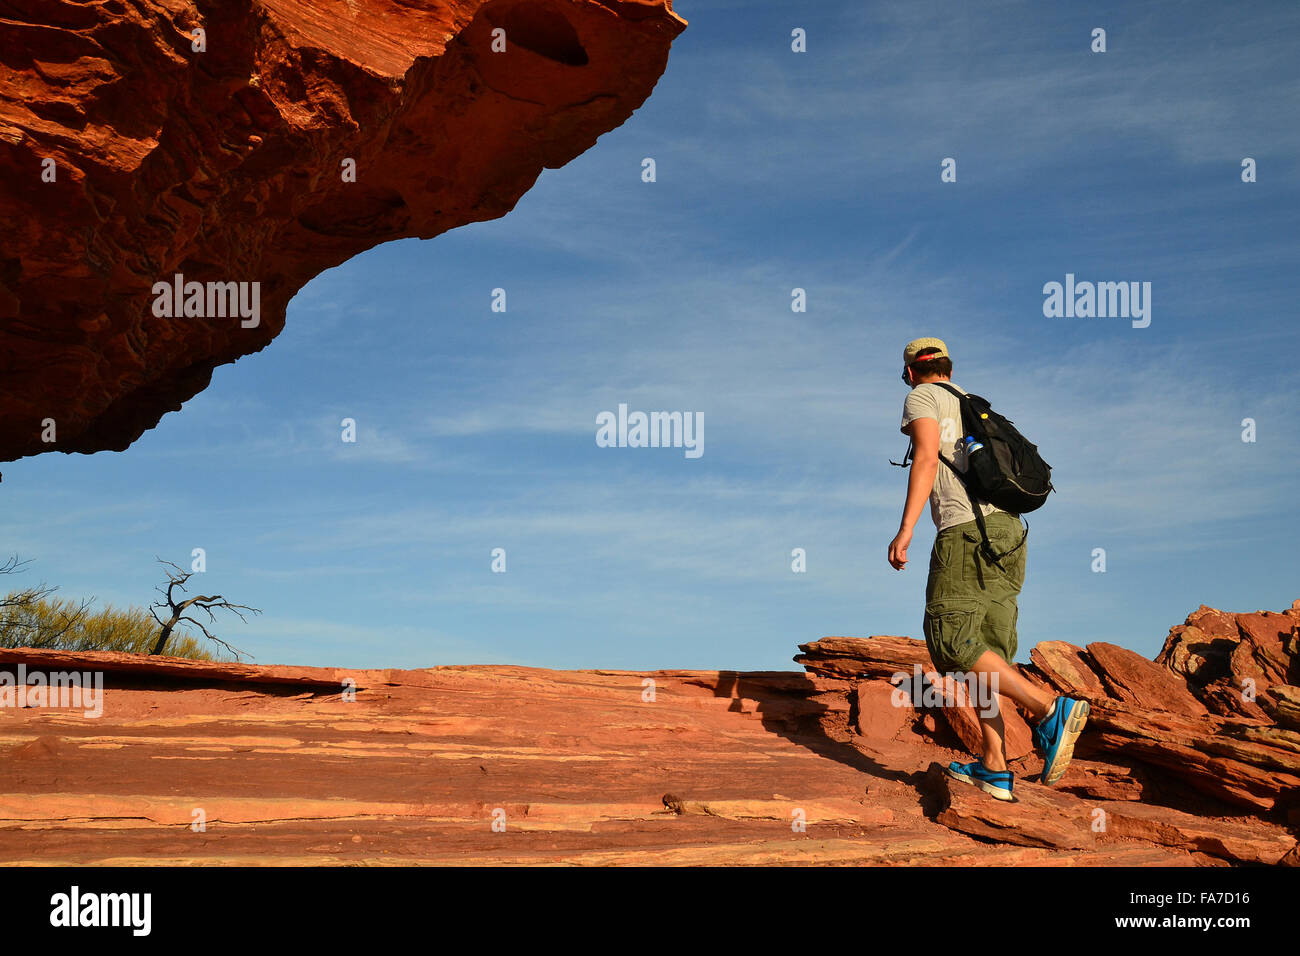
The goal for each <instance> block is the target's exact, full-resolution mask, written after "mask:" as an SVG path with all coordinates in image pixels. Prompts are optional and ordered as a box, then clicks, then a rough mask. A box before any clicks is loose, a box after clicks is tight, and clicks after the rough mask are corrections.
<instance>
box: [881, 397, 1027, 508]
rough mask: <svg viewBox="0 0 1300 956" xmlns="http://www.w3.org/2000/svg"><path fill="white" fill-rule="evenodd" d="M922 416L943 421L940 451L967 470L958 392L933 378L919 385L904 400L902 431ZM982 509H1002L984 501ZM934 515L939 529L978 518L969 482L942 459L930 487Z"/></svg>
mask: <svg viewBox="0 0 1300 956" xmlns="http://www.w3.org/2000/svg"><path fill="white" fill-rule="evenodd" d="M947 384H949V385H951V386H952V387H953V388H955V389H957V391H959V392H961V393H962V394H963V395H964V394H966V389H964V388H962V387H961V386H960V385H958V384H957V383H956V382H948V383H947ZM918 418H933V419H934V420H935V421H936V422H938V423H939V454H941V455H943V457H945V458H947V459H948V460H949V461H950V462H952V463H953V464H954V465H956V466H957V470H958V471H962V472H964V471H965V470H966V450H965V448H963V447H962V446H961V445H960V444H958V441H959V440H960V439H961V437H962V428H961V403H960V402H959V401H957V396H956V395H953V394H952V393H951V392H948V391H946V390H945V389H943V388H940V387H939V386H938V385H936V384H934V383H933V382H927V383H926V384H924V385H918V386H916V388H914V389H912V391H911V392H909V393H908V396H907V400H906V401H905V402H903V424H902V425H901V426H900V427H899V431H905V429H906V428H907V426H908V425H910V424H911V423H912V422H913V421H915V420H916V419H918ZM980 510H981V511H983V512H984V514H985V515H989V514H992V513H993V512H994V511H1001V510H1002V509H1001V508H995V507H994V506H993V505H990V504H983V503H981V505H980ZM930 517H931V518H933V519H934V526H935V528H936V529H937V530H938V531H942V530H943V529H944V528H951V527H952V526H953V525H957V524H965V523H966V522H967V521H974V520H975V512H974V511H972V510H971V506H970V496H969V495H968V494H966V488H965V486H963V485H962V483H961V481H960V480H959V479H958V478H957V476H956V475H954V474H953V473H952V469H951V468H949V467H948V466H947V465H945V464H944V463H943V462H939V473H938V474H937V475H936V476H935V479H934V487H933V488H932V489H931V490H930Z"/></svg>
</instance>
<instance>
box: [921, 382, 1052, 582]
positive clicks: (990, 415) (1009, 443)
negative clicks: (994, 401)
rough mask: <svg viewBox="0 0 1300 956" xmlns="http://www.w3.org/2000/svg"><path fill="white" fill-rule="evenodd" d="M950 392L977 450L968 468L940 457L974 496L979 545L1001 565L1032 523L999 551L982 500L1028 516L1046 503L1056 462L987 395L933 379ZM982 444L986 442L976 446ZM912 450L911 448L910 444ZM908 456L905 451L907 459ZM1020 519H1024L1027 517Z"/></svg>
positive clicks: (970, 456) (991, 560) (964, 430)
mask: <svg viewBox="0 0 1300 956" xmlns="http://www.w3.org/2000/svg"><path fill="white" fill-rule="evenodd" d="M931 384H932V385H938V386H939V387H940V388H942V389H944V390H945V391H948V392H950V393H952V395H954V396H955V397H956V398H957V401H958V402H959V403H960V404H961V424H962V434H963V436H967V437H970V438H973V439H974V440H975V441H974V443H973V444H974V445H975V446H976V447H975V450H974V451H973V452H969V453H968V454H967V456H966V471H965V472H964V473H963V472H960V471H958V470H957V467H956V466H955V465H954V464H953V463H952V462H950V461H949V460H948V459H947V458H944V457H943V455H942V454H941V455H940V456H939V459H940V461H942V462H943V463H944V464H945V465H947V466H948V467H949V468H950V469H952V473H953V474H954V475H956V476H957V480H958V481H960V482H961V483H962V486H963V487H964V488H965V489H966V494H967V495H969V496H970V500H971V510H972V511H974V512H975V523H976V525H977V526H978V527H979V530H980V538H981V539H982V541H981V544H980V550H981V551H982V552H983V554H984V556H985V557H986V558H987V559H988V561H989V563H990V564H994V565H997V566H998V567H1002V564H1001V559H1002V558H1005V557H1006V556H1007V555H1009V554H1013V553H1014V552H1016V551H1017V550H1019V549H1020V546H1021V545H1023V544H1024V543H1025V537H1026V536H1027V535H1028V534H1029V522H1028V521H1025V531H1024V534H1022V535H1021V536H1020V542H1019V544H1017V545H1016V546H1015V547H1014V548H1012V549H1011V550H1010V551H1004V552H1002V553H1001V554H998V553H996V552H995V551H994V550H993V545H992V544H990V543H989V535H988V531H987V530H986V529H985V527H984V514H983V512H981V511H980V508H979V503H980V502H987V503H988V504H991V505H993V506H995V507H997V508H1001V509H1002V510H1003V511H1008V512H1010V513H1011V514H1013V515H1024V514H1027V513H1028V512H1030V511H1036V510H1037V509H1039V508H1041V507H1042V506H1043V502H1045V501H1046V500H1047V496H1048V495H1049V494H1050V493H1051V492H1052V491H1054V490H1055V489H1054V488H1053V487H1052V466H1051V465H1049V464H1048V463H1047V462H1045V461H1043V459H1042V456H1041V455H1039V454H1038V446H1037V445H1035V444H1034V443H1033V442H1031V441H1029V439H1027V438H1025V436H1024V435H1022V434H1020V432H1019V431H1017V430H1016V427H1015V426H1014V425H1013V424H1012V423H1011V420H1010V419H1008V418H1005V417H1004V416H1002V415H999V414H998V413H997V412H995V411H994V410H993V408H992V406H991V405H989V403H988V401H987V400H986V399H983V398H981V397H980V396H978V395H971V394H969V393H967V394H963V393H962V392H960V391H958V390H957V389H955V388H953V387H952V386H951V385H949V384H948V383H947V382H932V383H931ZM979 445H982V446H983V447H982V448H980V447H978V446H979ZM908 453H909V455H910V453H911V447H910V446H909V447H908ZM907 459H908V456H904V458H903V461H904V462H906V461H907ZM1021 520H1024V519H1023V518H1022V519H1021Z"/></svg>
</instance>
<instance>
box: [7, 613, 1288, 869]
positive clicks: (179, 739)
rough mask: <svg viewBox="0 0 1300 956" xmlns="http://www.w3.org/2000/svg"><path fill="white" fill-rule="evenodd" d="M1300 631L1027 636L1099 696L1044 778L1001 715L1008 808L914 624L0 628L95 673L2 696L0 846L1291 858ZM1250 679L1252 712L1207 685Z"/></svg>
mask: <svg viewBox="0 0 1300 956" xmlns="http://www.w3.org/2000/svg"><path fill="white" fill-rule="evenodd" d="M1298 625H1300V602H1297V606H1295V607H1293V608H1292V609H1290V610H1288V611H1286V612H1284V613H1281V614H1224V613H1221V612H1219V611H1215V610H1212V609H1209V608H1201V609H1200V610H1198V611H1197V612H1195V613H1193V614H1192V615H1191V617H1189V618H1188V621H1187V623H1186V624H1184V625H1180V626H1179V627H1176V628H1174V629H1173V631H1172V632H1171V634H1170V637H1169V640H1168V642H1167V644H1166V646H1165V649H1164V651H1162V653H1161V654H1160V655H1159V657H1158V658H1157V659H1156V660H1155V661H1149V660H1146V659H1144V658H1142V657H1141V656H1139V655H1137V654H1134V653H1132V652H1130V651H1127V650H1125V649H1123V648H1120V647H1117V646H1115V645H1111V644H1092V645H1089V646H1088V647H1087V648H1076V647H1072V646H1070V645H1066V644H1060V643H1050V644H1040V645H1039V646H1038V648H1037V649H1036V651H1035V653H1034V660H1035V662H1036V663H1035V664H1034V665H1033V666H1031V667H1026V668H1025V671H1026V673H1027V674H1029V675H1030V676H1031V677H1032V678H1033V679H1036V680H1041V681H1043V682H1044V683H1048V684H1051V685H1052V686H1054V687H1057V688H1060V689H1062V690H1069V691H1071V692H1073V693H1075V694H1078V695H1082V696H1085V697H1087V698H1088V699H1089V700H1090V701H1092V704H1093V708H1094V709H1093V716H1092V719H1091V721H1090V723H1089V726H1088V729H1087V731H1086V732H1085V733H1084V735H1083V737H1081V738H1080V743H1079V745H1078V747H1077V748H1076V758H1075V760H1074V762H1073V763H1072V764H1071V766H1070V769H1069V771H1068V772H1067V773H1066V775H1065V777H1064V778H1063V779H1062V781H1061V782H1060V783H1059V784H1058V785H1057V786H1056V787H1054V788H1047V787H1043V786H1041V785H1039V784H1037V783H1035V782H1033V775H1034V774H1035V773H1036V772H1037V770H1038V769H1040V768H1041V762H1039V761H1038V760H1037V758H1036V757H1034V756H1033V754H1032V752H1031V751H1029V749H1028V745H1027V734H1028V732H1027V729H1025V728H1024V726H1023V724H1021V725H1020V728H1019V730H1018V731H1013V733H1012V739H1013V741H1014V744H1013V747H1014V748H1015V749H1017V750H1018V753H1017V754H1015V756H1016V759H1015V761H1014V764H1013V767H1014V769H1015V770H1016V771H1017V782H1016V795H1017V797H1018V798H1019V802H1018V803H1015V804H1004V803H999V802H997V801H995V800H993V799H992V798H989V797H987V796H986V795H985V794H983V793H981V792H979V791H977V790H975V789H974V788H972V787H969V786H965V785H958V784H956V783H953V782H950V781H949V780H948V779H947V778H946V777H944V775H943V774H942V773H940V772H939V771H938V768H940V767H942V766H943V765H946V763H947V762H948V761H949V760H952V759H954V758H956V757H959V756H962V754H963V753H964V751H963V750H962V740H963V739H965V738H967V737H968V736H969V734H970V730H971V726H972V725H971V719H972V715H971V714H969V713H967V712H965V711H963V710H962V709H961V708H957V707H946V708H945V707H939V708H933V709H932V708H929V707H922V708H919V709H918V708H913V707H910V706H903V707H897V706H894V702H893V701H892V700H891V695H892V693H893V690H894V688H893V687H891V686H890V683H889V680H890V677H891V676H892V675H893V674H895V673H898V672H904V673H911V672H912V668H913V665H919V666H921V668H922V669H923V670H925V669H928V668H929V660H928V658H927V657H926V654H925V646H924V644H923V643H921V642H918V641H914V640H910V639H908V638H898V637H873V638H866V639H855V638H826V639H824V640H822V641H818V642H815V643H813V644H809V645H805V646H804V648H803V651H804V652H803V654H801V655H800V660H802V661H803V662H804V664H805V665H806V666H807V668H808V672H807V673H800V672H765V673H737V672H725V671H724V672H717V671H707V672H699V671H658V672H654V673H636V672H626V671H600V670H596V671H569V672H566V671H551V670H542V669H533V668H524V667H491V666H485V667H435V668H432V669H428V670H407V671H390V670H373V671H347V670H341V669H331V668H309V667H258V666H251V665H234V664H210V663H199V662H194V661H183V660H177V659H168V658H135V657H130V656H127V655H119V654H70V653H58V652H49V651H32V650H7V651H0V678H7V679H8V681H9V683H10V684H12V677H9V675H16V674H17V671H18V668H19V666H20V665H22V666H23V668H25V669H26V670H28V671H33V672H34V671H41V672H43V673H46V674H48V673H49V672H52V671H60V670H62V671H71V670H92V671H93V670H96V669H98V670H100V671H102V672H103V673H104V680H105V691H104V698H103V700H102V714H101V715H100V716H98V717H87V716H84V714H83V712H82V711H79V710H75V709H69V708H64V709H52V708H49V707H42V706H35V707H28V708H23V709H18V708H15V707H11V706H5V707H0V751H2V753H3V757H2V759H3V760H4V765H5V771H6V772H5V777H4V783H3V784H0V790H2V791H3V792H0V862H4V863H37V862H39V863H99V864H147V863H215V864H241V863H242V864H247V863H267V862H277V863H312V864H316V863H326V864H328V863H362V862H364V863H430V864H448V863H449V864H464V863H469V864H490V863H512V864H517V863H586V864H611V863H656V864H669V865H674V864H692V863H707V864H791V863H798V864H810V863H816V864H836V865H846V864H897V863H906V864H915V865H969V864H994V865H998V864H1002V865H1006V864H1022V863H1034V864H1067V865H1148V864H1160V865H1193V866H1194V865H1203V866H1225V865H1232V864H1265V865H1279V864H1280V865H1294V864H1296V863H1297V861H1298V852H1297V849H1296V834H1297V827H1300V786H1298V785H1300V733H1297V729H1298V728H1300V723H1298V721H1297V718H1298V717H1300V709H1298V706H1300V691H1298V690H1297V686H1296V685H1297V683H1300V674H1298V673H1297V668H1300V626H1298ZM28 679H29V680H32V678H31V677H30V676H29V677H28ZM1247 679H1249V680H1250V681H1252V682H1253V683H1251V684H1249V686H1250V687H1251V688H1252V694H1253V695H1254V696H1255V702H1256V703H1258V704H1259V706H1260V711H1259V713H1258V714H1255V713H1252V714H1250V715H1244V714H1241V713H1239V712H1238V710H1237V706H1236V703H1235V698H1234V697H1233V695H1232V694H1229V693H1227V692H1226V691H1224V690H1223V688H1224V686H1232V687H1236V688H1241V687H1242V685H1243V683H1245V682H1246V681H1247ZM4 684H5V681H4V680H0V692H2V691H3V687H4ZM353 687H355V693H351V692H350V691H351V689H352V688H353ZM11 690H12V688H11ZM1234 693H1236V696H1241V695H1240V693H1239V692H1234ZM1247 696H1251V695H1247ZM350 698H354V699H350ZM37 703H39V701H37ZM1010 722H1014V721H1010ZM963 759H967V758H965V757H963ZM494 824H496V827H495V828H494Z"/></svg>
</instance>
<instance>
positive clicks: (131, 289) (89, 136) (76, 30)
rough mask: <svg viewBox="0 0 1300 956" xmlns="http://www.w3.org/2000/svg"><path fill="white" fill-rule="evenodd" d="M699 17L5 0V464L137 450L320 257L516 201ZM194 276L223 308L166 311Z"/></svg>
mask: <svg viewBox="0 0 1300 956" xmlns="http://www.w3.org/2000/svg"><path fill="white" fill-rule="evenodd" d="M684 26H685V21H684V20H682V19H681V18H680V17H678V16H677V15H676V14H675V13H673V11H672V5H671V0H486V2H485V0H429V2H421V3H403V2H398V0H311V2H307V0H221V2H212V0H199V2H197V3H174V2H169V0H142V2H136V3H129V4H126V3H101V2H97V3H86V2H81V0H12V2H9V3H5V4H3V6H2V7H0V222H3V226H4V228H3V229H2V230H0V461H9V460H12V459H15V458H19V457H22V456H24V455H33V454H37V453H40V452H43V451H50V450H54V449H57V450H60V451H65V452H94V451H98V450H101V449H113V450H121V449H124V448H126V447H127V446H128V445H129V444H130V443H131V442H132V441H134V440H135V439H136V438H138V437H139V436H140V435H141V433H143V432H144V431H145V430H146V429H149V428H152V427H153V426H154V425H156V424H157V422H158V420H159V418H160V417H161V416H162V415H163V414H165V413H166V412H168V411H174V410H176V409H178V408H179V407H180V405H181V403H182V402H184V401H185V400H186V399H188V398H190V397H191V396H193V395H195V394H196V393H197V392H199V391H201V390H202V389H203V388H205V387H206V386H207V384H208V381H209V379H210V377H211V374H212V369H213V368H214V367H215V366H217V365H220V364H222V363H227V362H233V361H235V360H236V359H237V358H239V357H240V356H242V355H246V354H248V353H250V352H255V351H258V350H260V349H262V348H264V347H265V346H266V345H267V344H268V343H270V341H271V340H272V339H273V338H275V336H276V335H277V334H278V333H279V332H280V331H281V329H282V328H283V326H284V315H285V308H286V306H287V304H288V302H289V300H290V299H291V298H292V297H293V295H294V294H295V293H296V292H297V291H298V289H300V288H301V287H302V286H303V285H304V284H305V283H306V282H307V281H308V280H309V279H311V278H312V277H313V276H315V275H317V274H318V273H320V272H322V271H323V270H325V269H328V268H330V267H331V266H335V265H338V264H339V263H341V262H344V261H345V260H347V259H348V258H350V257H352V256H354V255H356V254H357V253H359V252H362V251H363V250H365V249H368V248H370V247H371V246H374V245H377V244H378V243H381V242H385V241H387V240H390V239H398V238H403V237H409V236H420V237H423V238H430V237H432V236H436V235H438V234H439V233H442V232H445V231H446V230H448V229H452V228H455V227H456V226H459V225H463V224H465V223H469V222H476V221H480V220H485V219H493V218H496V217H499V216H502V215H504V214H505V213H507V212H508V211H509V210H510V209H512V208H513V207H514V205H515V203H516V202H517V201H518V200H519V198H520V196H521V195H522V194H523V193H524V192H525V191H527V190H528V189H529V187H531V186H532V184H533V183H534V182H535V181H536V179H537V177H538V175H539V174H540V173H541V171H542V169H543V168H548V167H549V168H554V167H558V166H562V165H563V164H565V163H567V162H569V161H570V160H571V159H573V158H574V157H575V156H577V155H579V154H580V153H582V152H583V151H584V150H586V149H588V148H589V147H590V146H591V145H592V144H593V143H595V141H596V138H597V137H598V136H600V135H601V134H602V133H604V132H606V131H608V130H610V129H613V128H615V127H617V126H619V125H620V124H621V123H623V122H624V121H625V120H626V119H627V118H628V116H630V115H631V113H632V111H633V110H635V109H636V108H637V107H639V106H640V105H641V104H642V102H644V100H645V99H646V97H647V96H648V95H649V94H650V91H651V90H652V89H653V88H654V85H655V83H656V81H657V80H658V78H659V76H660V74H661V73H662V72H663V70H664V67H665V65H666V63H667V58H668V49H669V45H670V44H671V42H672V40H673V39H674V37H676V36H677V34H678V33H680V32H681V30H682V29H683V28H684ZM503 43H504V49H501V47H502V44H503ZM494 46H495V47H496V48H495V49H494ZM350 171H354V172H355V177H354V178H355V181H350V179H349V176H350ZM178 274H179V275H181V276H183V277H184V279H183V282H182V283H181V289H182V290H184V289H185V283H189V282H195V283H201V284H202V285H203V287H204V288H209V286H208V283H221V284H222V285H221V286H220V287H218V293H217V295H216V297H215V298H216V301H215V303H211V302H209V303H208V306H209V307H208V311H207V313H205V314H204V315H203V316H202V317H200V316H195V315H182V316H181V317H179V318H178V317H167V316H160V315H157V314H155V313H156V312H157V311H158V309H157V308H156V306H155V303H156V300H157V297H158V294H157V293H155V291H154V287H155V284H156V283H159V282H160V281H161V282H168V283H171V282H174V277H175V276H176V275H178ZM226 283H236V284H240V283H242V284H244V285H242V286H240V287H239V291H240V292H246V293H247V296H246V298H247V304H248V305H249V306H251V305H252V297H253V295H254V294H256V296H257V312H258V314H257V316H256V321H255V323H254V319H253V318H252V317H251V316H250V315H249V314H248V313H247V312H239V313H238V315H231V314H230V313H231V312H234V311H235V305H234V301H235V300H234V299H233V298H232V299H231V306H230V308H229V309H225V308H223V305H224V301H225V292H226V290H227V289H232V288H233V287H227V286H226V285H225V284H226ZM254 283H256V286H254V285H253V284H254ZM195 301H197V300H195ZM206 301H207V300H206V297H205V302H206ZM179 304H180V303H178V305H179ZM214 304H215V305H216V306H217V307H218V308H217V309H213V308H212V307H211V306H212V305H214ZM219 311H226V312H227V314H226V315H224V316H221V315H219V314H218V312H219ZM251 311H252V310H251V308H250V310H249V312H251ZM49 421H52V422H53V424H54V432H53V433H54V436H55V437H56V439H57V440H56V441H55V442H53V443H50V442H48V441H43V440H42V438H43V436H45V437H47V438H48V436H49V429H48V422H49Z"/></svg>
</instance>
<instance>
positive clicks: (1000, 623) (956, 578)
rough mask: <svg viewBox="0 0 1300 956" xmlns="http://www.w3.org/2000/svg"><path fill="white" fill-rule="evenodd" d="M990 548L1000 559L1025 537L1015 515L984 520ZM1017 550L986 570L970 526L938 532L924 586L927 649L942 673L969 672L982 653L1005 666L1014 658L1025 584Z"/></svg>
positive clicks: (1022, 550) (1021, 558)
mask: <svg viewBox="0 0 1300 956" xmlns="http://www.w3.org/2000/svg"><path fill="white" fill-rule="evenodd" d="M984 524H985V527H987V528H988V533H989V542H990V543H991V544H992V545H993V550H994V551H995V552H997V553H998V554H1001V553H1002V552H1004V551H1010V550H1011V549H1012V548H1014V547H1015V546H1016V544H1017V543H1018V542H1019V541H1020V536H1021V534H1022V533H1023V531H1024V528H1023V526H1022V525H1021V523H1020V519H1019V518H1017V517H1016V516H1015V515H1011V514H1007V513H1006V512H1002V511H995V512H993V513H992V514H990V515H988V516H987V517H986V518H985V519H984ZM1027 545H1028V542H1026V544H1024V545H1021V546H1020V548H1019V549H1018V550H1017V551H1016V552H1015V553H1014V554H1009V555H1007V556H1006V557H1005V558H1003V559H1002V562H1001V563H1002V568H1001V569H999V568H997V567H995V566H993V565H990V564H989V563H988V561H987V560H986V559H985V558H984V556H983V555H982V554H980V552H979V546H980V532H979V527H978V526H977V525H976V524H975V522H974V521H968V522H966V523H965V524H959V525H954V526H953V527H951V528H945V529H944V530H942V531H940V532H939V533H938V534H937V535H936V536H935V539H934V549H933V550H932V551H931V552H930V577H929V580H928V581H927V582H926V585H925V621H924V623H923V624H922V630H923V631H924V632H925V646H926V647H927V648H929V651H930V659H931V660H933V661H934V666H935V667H936V668H938V669H939V670H940V671H941V672H944V673H951V672H952V671H967V672H969V671H971V670H973V669H974V665H975V661H977V660H978V659H979V657H980V655H981V654H983V653H984V652H985V651H993V653H995V654H997V655H998V656H999V657H1001V658H1002V659H1003V660H1004V661H1006V662H1007V663H1008V664H1011V663H1013V662H1014V661H1015V656H1016V617H1017V616H1018V613H1019V609H1018V608H1017V607H1016V598H1017V597H1019V595H1020V588H1021V586H1022V585H1023V584H1024V583H1025V549H1026V547H1027Z"/></svg>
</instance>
